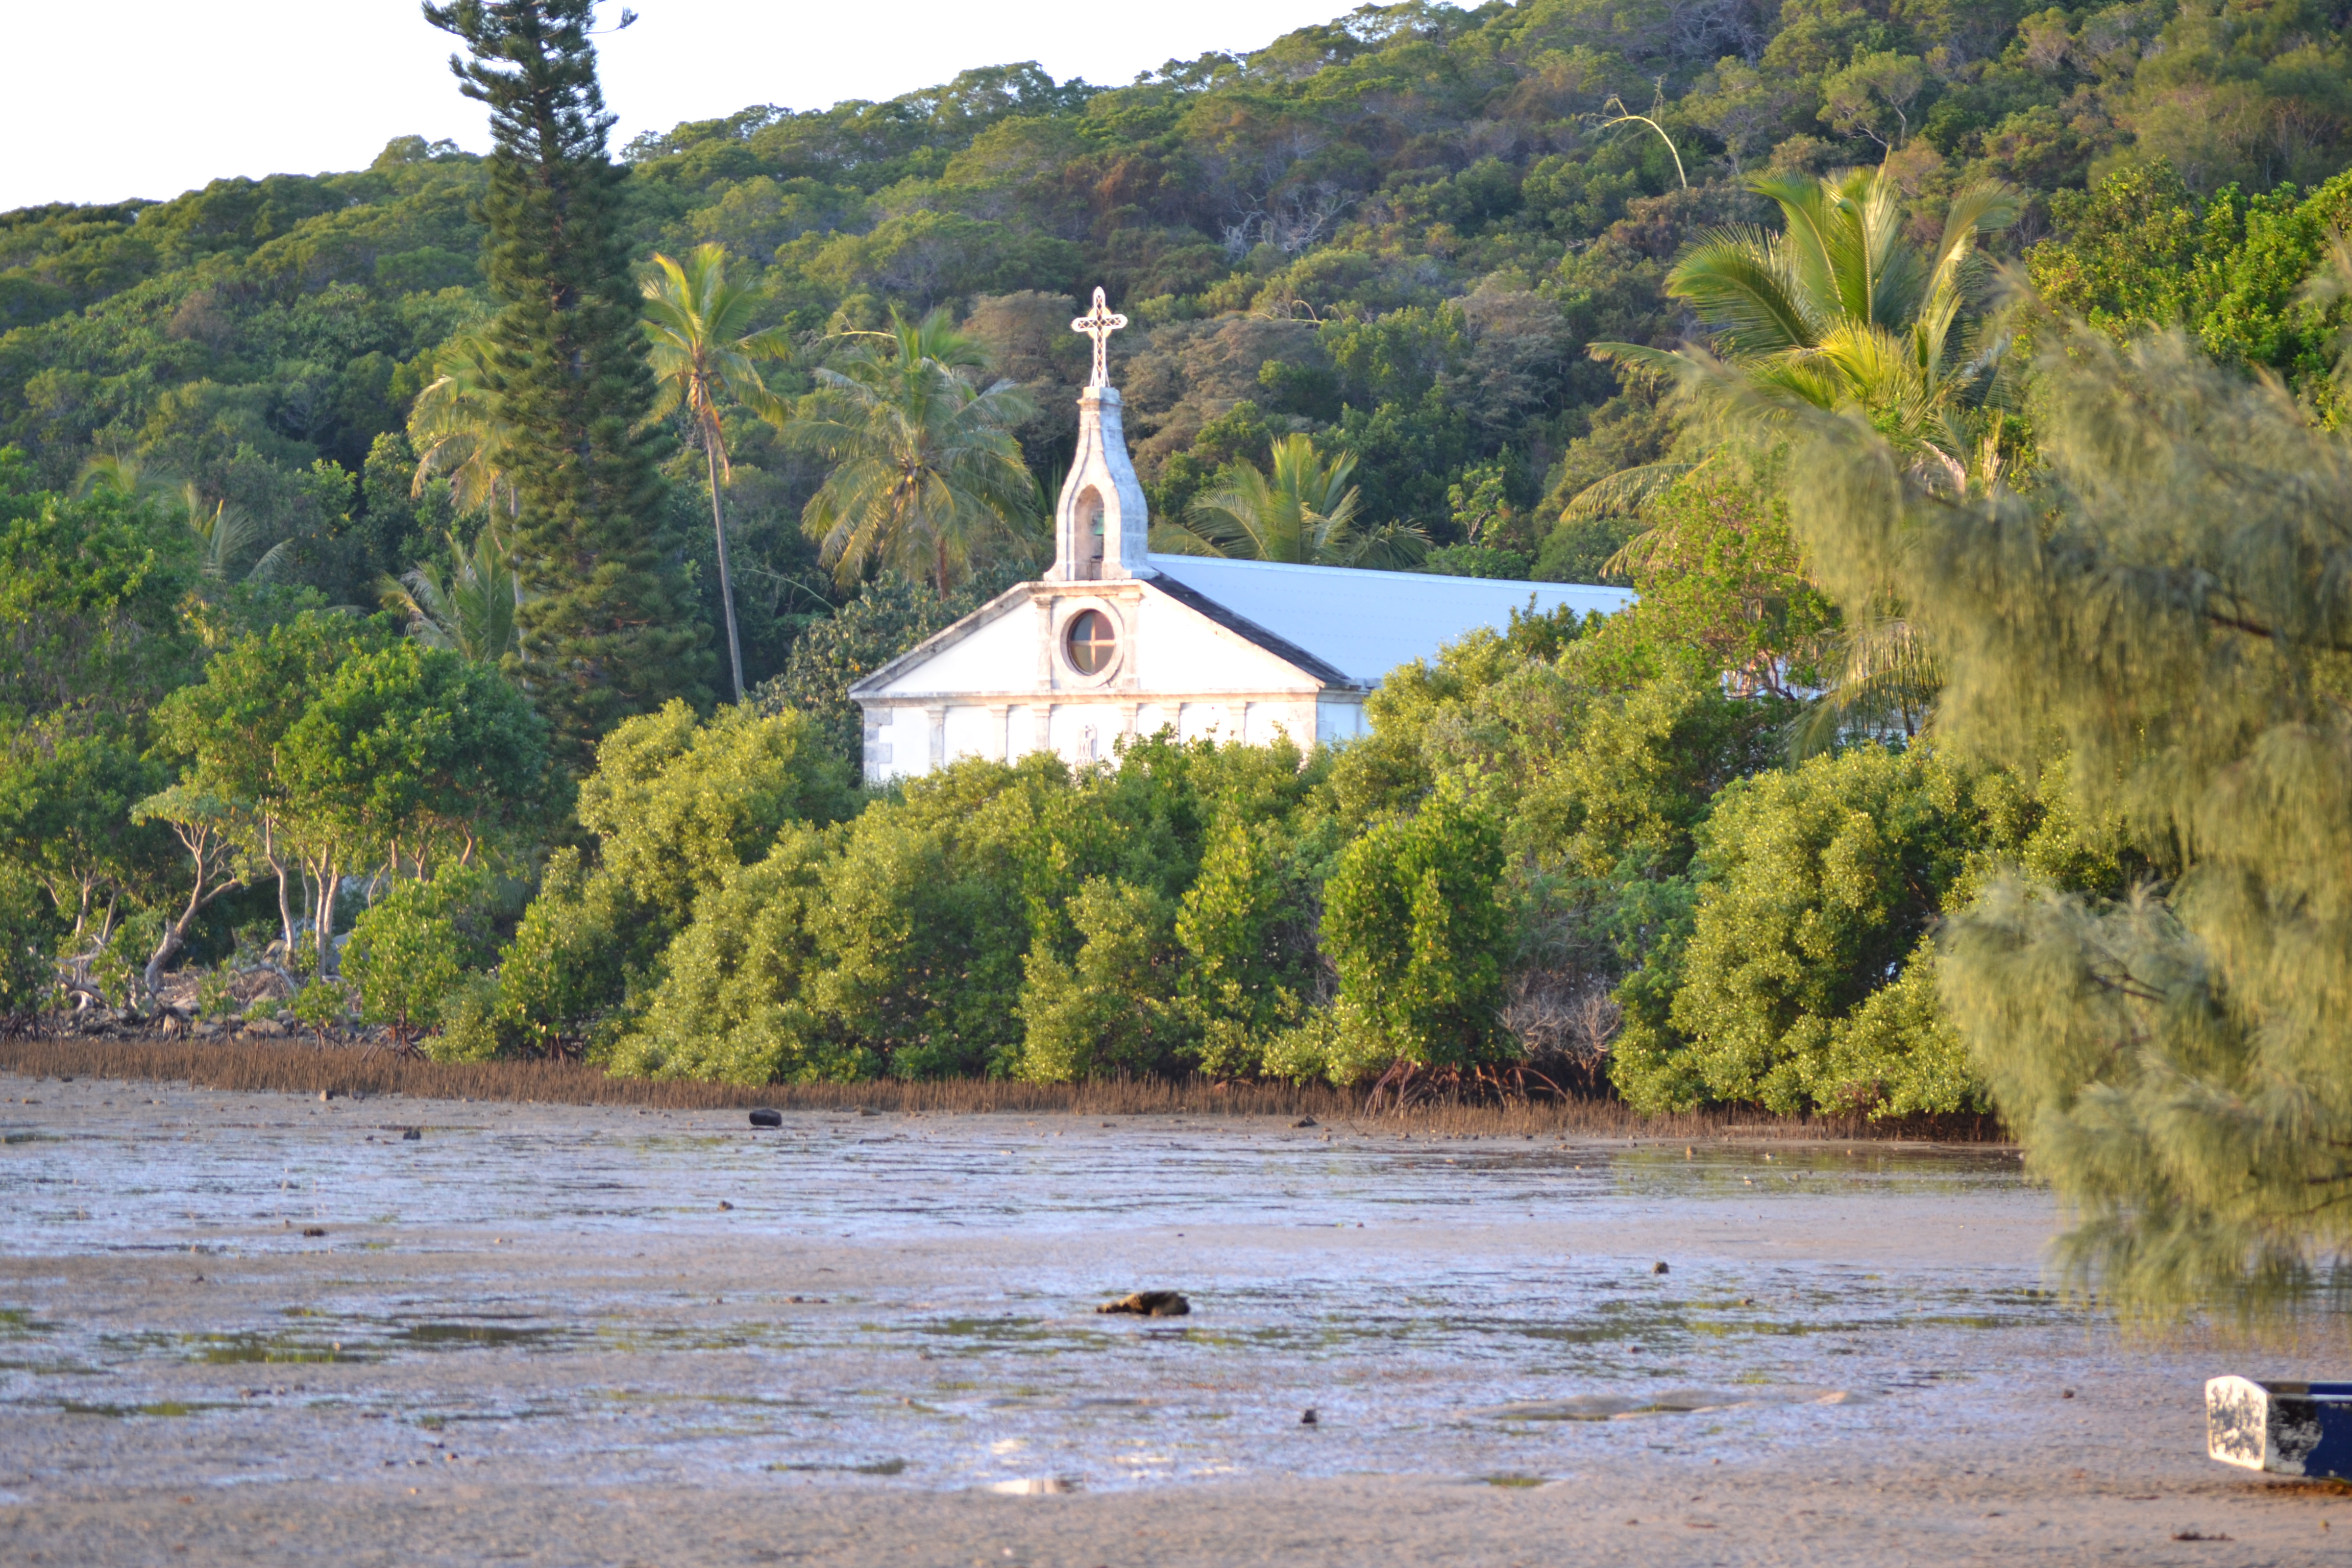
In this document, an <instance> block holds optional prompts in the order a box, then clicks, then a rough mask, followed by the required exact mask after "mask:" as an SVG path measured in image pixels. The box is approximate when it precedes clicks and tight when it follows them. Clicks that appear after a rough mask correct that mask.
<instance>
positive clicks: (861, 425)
mask: <svg viewBox="0 0 2352 1568" xmlns="http://www.w3.org/2000/svg"><path fill="white" fill-rule="evenodd" d="M856 336H857V337H858V338H860V339H862V340H864V341H862V342H860V343H859V344H858V346H857V347H856V349H854V350H853V351H852V352H851V353H848V354H847V355H845V357H844V359H843V361H842V363H841V364H840V365H839V367H838V368H831V367H828V368H824V369H820V370H819V371H818V372H817V373H816V376H817V382H818V385H817V389H816V391H814V393H812V394H810V395H809V396H808V397H807V398H805V399H803V402H802V404H801V406H800V408H799V410H798V411H797V412H796V413H794V414H793V416H791V417H790V418H788V419H787V420H785V421H784V424H783V429H784V434H785V435H786V437H789V438H790V439H791V440H793V442H794V443H795V444H796V445H798V446H800V447H803V448H805V449H807V450H808V451H810V452H812V453H814V454H815V455H816V456H817V457H818V458H821V459H822V460H824V461H825V462H828V463H830V464H831V465H832V466H833V467H832V472H831V473H830V474H828V475H827V476H826V478H825V481H824V484H823V485H821V486H819V487H818V489H817V492H816V494H815V495H814V496H812V497H811V498H809V503H808V506H807V507H806V509H804V510H803V511H802V513H801V526H802V527H803V529H805V530H806V531H807V532H808V534H809V537H811V538H812V539H815V540H818V541H820V542H822V545H823V550H824V555H823V559H824V562H825V563H826V564H828V565H830V566H832V567H833V569H834V576H835V581H836V582H838V583H840V584H842V585H844V586H847V585H848V584H853V583H855V582H856V581H857V579H858V578H859V577H860V576H861V575H862V574H864V573H865V572H866V570H867V568H868V567H869V566H872V565H876V564H882V565H889V566H896V567H898V569H899V570H901V571H903V572H905V573H906V574H908V575H909V576H913V577H928V578H929V579H930V581H931V584H932V586H933V587H934V588H936V589H937V590H938V591H939V592H940V593H942V594H944V593H946V592H947V591H948V590H949V589H950V588H951V587H953V586H954V585H955V583H956V582H957V581H958V580H959V579H960V578H961V577H962V576H963V575H965V574H968V573H969V572H970V571H971V566H972V564H973V563H974V562H975V561H976V560H979V559H981V558H982V557H983V556H984V555H985V554H986V553H987V552H989V551H991V550H992V549H998V548H1004V549H1010V550H1013V551H1014V552H1019V553H1022V554H1027V553H1031V552H1033V551H1034V541H1035V535H1036V531H1037V530H1036V517H1037V485H1036V481H1035V480H1034V479H1032V478H1031V477H1030V474H1029V470H1028V469H1027V468H1025V467H1024V465H1023V463H1022V460H1021V447H1020V445H1019V443H1017V442H1016V441H1014V440H1013V426H1014V425H1016V424H1017V423H1019V422H1020V421H1021V420H1022V419H1024V418H1026V417H1027V416H1028V414H1029V412H1030V409H1029V403H1028V399H1026V398H1025V397H1024V396H1023V395H1021V393H1020V392H1019V390H1018V389H1016V388H1015V387H1014V386H1013V383H1011V382H1010V381H1002V380H1000V381H997V382H994V383H992V384H989V385H987V386H984V387H983V386H980V385H976V384H975V378H976V373H979V372H981V371H982V370H983V369H984V368H985V365H986V360H985V357H984V356H983V355H982V352H981V349H980V345H979V344H978V343H976V342H973V341H972V340H971V339H970V338H968V337H966V336H964V335H963V334H962V333H961V332H959V331H956V330H955V328H954V327H953V326H952V325H951V324H950V321H949V318H948V314H947V312H946V311H944V310H935V311H933V312H932V313H931V314H929V315H928V316H926V317H924V318H923V320H922V321H919V322H910V321H908V320H907V319H906V318H905V317H903V316H901V315H899V314H898V312H897V311H896V310H893V311H892V312H891V316H890V326H889V328H888V330H887V331H879V332H861V333H857V334H856Z"/></svg>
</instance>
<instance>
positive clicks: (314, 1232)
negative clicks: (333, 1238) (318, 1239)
mask: <svg viewBox="0 0 2352 1568" xmlns="http://www.w3.org/2000/svg"><path fill="white" fill-rule="evenodd" d="M302 1234H303V1235H304V1236H324V1235H326V1234H327V1233H326V1231H325V1230H323V1229H322V1228H320V1226H315V1225H306V1226H303V1227H302Z"/></svg>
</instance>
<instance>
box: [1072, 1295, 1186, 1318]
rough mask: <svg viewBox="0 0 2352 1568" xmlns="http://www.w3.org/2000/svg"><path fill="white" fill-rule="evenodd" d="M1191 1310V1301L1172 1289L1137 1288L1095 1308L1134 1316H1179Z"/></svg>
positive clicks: (1098, 1310) (1100, 1310)
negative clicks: (1130, 1294) (1130, 1293)
mask: <svg viewBox="0 0 2352 1568" xmlns="http://www.w3.org/2000/svg"><path fill="white" fill-rule="evenodd" d="M1095 1310H1096V1311H1097V1312H1124V1313H1126V1314H1127V1315H1128V1316H1129V1317H1135V1318H1181V1317H1183V1316H1184V1315H1185V1314H1186V1313H1188V1312H1190V1311H1191V1310H1192V1302H1190V1301H1187V1300H1184V1298H1183V1297H1182V1296H1181V1295H1179V1294H1178V1293H1177V1292H1175V1291H1173V1290H1138V1291H1137V1292H1135V1294H1133V1295H1132V1296H1123V1297H1121V1298H1120V1299H1119V1300H1116V1301H1106V1302H1104V1303H1103V1304H1102V1305H1101V1306H1099V1307H1097V1308H1096V1309H1095Z"/></svg>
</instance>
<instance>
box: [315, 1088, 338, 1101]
mask: <svg viewBox="0 0 2352 1568" xmlns="http://www.w3.org/2000/svg"><path fill="white" fill-rule="evenodd" d="M319 1098H320V1100H332V1099H334V1098H335V1091H334V1090H333V1089H320V1091H319Z"/></svg>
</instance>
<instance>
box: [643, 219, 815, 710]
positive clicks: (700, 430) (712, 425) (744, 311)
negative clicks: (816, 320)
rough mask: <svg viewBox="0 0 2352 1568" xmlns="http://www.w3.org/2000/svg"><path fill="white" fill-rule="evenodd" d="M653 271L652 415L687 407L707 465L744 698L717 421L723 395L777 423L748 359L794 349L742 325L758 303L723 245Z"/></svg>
mask: <svg viewBox="0 0 2352 1568" xmlns="http://www.w3.org/2000/svg"><path fill="white" fill-rule="evenodd" d="M654 265H655V266H656V267H657V268H660V273H659V275H658V276H656V277H654V278H650V279H646V285H645V293H646V338H647V339H648V340H650V349H649V353H648V357H649V358H650V359H651V361H652V363H653V370H654V378H655V380H656V383H657V384H659V386H660V389H661V390H660V392H659V394H658V395H657V396H656V400H655V403H654V408H653V412H652V414H651V415H650V416H649V417H650V418H654V419H661V418H666V417H667V416H669V415H671V414H674V413H676V412H677V411H678V410H679V409H684V410H685V411H686V416H687V419H688V422H689V423H691V424H692V425H693V426H694V432H695V435H696V437H697V438H698V439H699V440H700V441H701V443H702V455H703V458H704V460H705V461H706V462H707V463H708V464H709V468H710V529H711V532H712V533H713V534H715V535H716V536H717V538H718V541H719V603H720V604H721V605H723V606H724V607H725V610H726V613H727V658H728V661H729V663H730V665H731V666H732V668H733V669H734V672H735V700H736V701H738V702H740V701H742V700H743V647H742V643H741V641H740V639H739V638H738V637H736V635H735V582H734V578H733V577H732V576H731V575H730V574H729V572H728V569H727V517H726V513H725V512H724V511H722V510H720V507H719V487H720V485H721V483H722V482H723V481H725V480H726V479H730V478H731V477H732V475H733V469H732V468H731V467H730V465H729V463H728V461H727V433H726V430H725V429H724V427H723V426H721V425H720V423H719V402H720V400H721V399H722V398H732V399H733V400H734V401H736V402H737V403H740V404H741V405H744V406H745V407H747V408H749V409H751V411H752V412H753V413H754V414H757V415H759V416H761V417H762V418H766V419H772V420H777V421H779V422H781V420H782V417H783V409H782V404H781V402H780V401H779V400H778V398H777V397H776V395H775V394H774V393H772V392H770V391H769V390H768V386H767V384H766V383H765V382H763V381H761V379H760V371H759V367H758V366H757V365H755V364H754V363H752V362H753V361H754V360H760V359H777V358H781V357H782V356H783V355H785V354H788V353H791V352H792V340H791V338H790V337H789V336H788V335H787V334H786V333H785V331H784V330H783V329H782V327H771V328H769V329H768V330H767V331H756V332H755V331H745V330H744V329H745V328H746V327H748V326H749V325H750V324H751V316H752V313H753V312H754V311H755V310H757V309H758V308H759V295H758V294H757V293H756V292H755V291H754V290H752V289H747V288H744V287H743V286H742V285H740V284H735V283H730V282H728V281H727V250H726V247H724V246H719V245H702V246H697V247H695V248H694V249H693V250H692V251H691V252H689V253H688V256H687V258H686V263H685V265H684V266H680V265H679V264H678V263H677V262H675V261H672V260H671V259H670V258H668V257H667V256H658V255H657V256H656V257H655V258H654Z"/></svg>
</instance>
